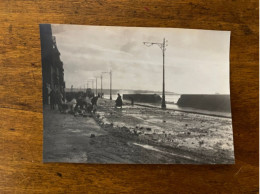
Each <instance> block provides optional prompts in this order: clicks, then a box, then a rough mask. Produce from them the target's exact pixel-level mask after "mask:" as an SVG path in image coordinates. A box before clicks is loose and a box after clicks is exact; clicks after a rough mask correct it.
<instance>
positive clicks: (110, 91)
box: [110, 70, 112, 100]
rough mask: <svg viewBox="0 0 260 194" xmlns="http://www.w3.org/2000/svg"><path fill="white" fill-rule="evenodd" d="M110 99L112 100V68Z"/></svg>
mask: <svg viewBox="0 0 260 194" xmlns="http://www.w3.org/2000/svg"><path fill="white" fill-rule="evenodd" d="M110 100H112V70H110Z"/></svg>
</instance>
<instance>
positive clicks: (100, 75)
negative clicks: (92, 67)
mask: <svg viewBox="0 0 260 194" xmlns="http://www.w3.org/2000/svg"><path fill="white" fill-rule="evenodd" d="M100 79H101V98H103V91H102V79H103V77H102V73H101V75H100Z"/></svg>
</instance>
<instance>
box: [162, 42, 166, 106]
mask: <svg viewBox="0 0 260 194" xmlns="http://www.w3.org/2000/svg"><path fill="white" fill-rule="evenodd" d="M162 50H163V91H162V108H163V109H165V108H166V104H165V67H164V51H165V38H164V39H163V49H162Z"/></svg>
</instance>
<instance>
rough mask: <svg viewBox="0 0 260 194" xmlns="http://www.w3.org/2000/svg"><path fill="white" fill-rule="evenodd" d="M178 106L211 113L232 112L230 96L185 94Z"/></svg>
mask: <svg viewBox="0 0 260 194" xmlns="http://www.w3.org/2000/svg"><path fill="white" fill-rule="evenodd" d="M177 105H178V106H180V107H191V108H197V109H203V110H210V111H224V112H231V107H230V95H220V94H212V95H210V94H209V95H201V94H183V95H181V97H180V99H179V100H178V102H177Z"/></svg>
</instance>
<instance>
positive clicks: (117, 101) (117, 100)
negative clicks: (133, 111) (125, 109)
mask: <svg viewBox="0 0 260 194" xmlns="http://www.w3.org/2000/svg"><path fill="white" fill-rule="evenodd" d="M122 106H123V101H122V98H121V96H120V94H117V99H116V106H115V107H121V108H122Z"/></svg>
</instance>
